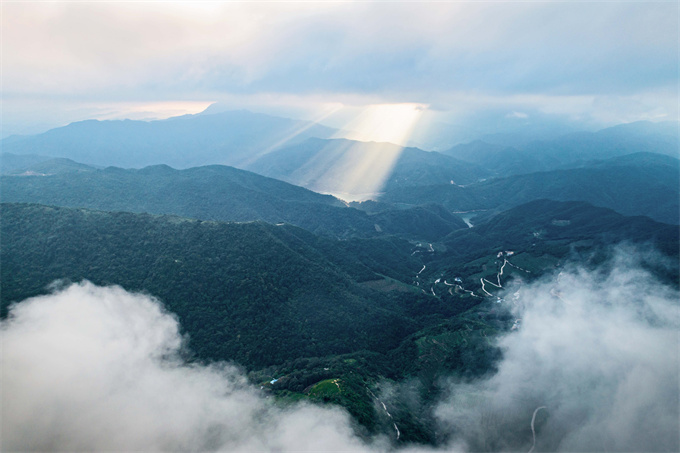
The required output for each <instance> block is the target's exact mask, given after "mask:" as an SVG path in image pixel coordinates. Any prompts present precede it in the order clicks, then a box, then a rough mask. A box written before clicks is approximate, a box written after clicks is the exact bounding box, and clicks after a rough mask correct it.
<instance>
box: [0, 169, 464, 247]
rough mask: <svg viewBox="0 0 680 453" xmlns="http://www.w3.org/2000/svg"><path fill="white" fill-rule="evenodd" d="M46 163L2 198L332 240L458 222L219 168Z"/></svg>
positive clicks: (3, 184) (430, 231)
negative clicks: (371, 207) (359, 204)
mask: <svg viewBox="0 0 680 453" xmlns="http://www.w3.org/2000/svg"><path fill="white" fill-rule="evenodd" d="M50 162H51V161H50ZM58 162H59V163H60V162H61V161H58ZM47 164H48V162H43V163H41V164H38V165H42V167H41V168H43V170H44V171H42V172H40V173H39V174H29V175H7V176H3V177H2V178H0V188H1V190H2V194H3V201H6V202H29V203H42V204H48V205H56V206H67V207H85V208H90V209H100V210H107V211H130V212H148V213H152V214H174V215H179V216H182V217H190V218H195V219H202V220H224V221H240V222H243V221H253V220H264V221H266V222H270V223H290V224H293V225H297V226H300V227H302V228H305V229H307V230H309V231H312V232H316V233H322V234H326V235H331V236H336V237H352V236H364V237H366V236H379V235H389V234H406V235H410V236H414V237H416V238H420V239H436V238H438V237H441V236H444V235H446V234H448V233H449V232H451V231H452V230H454V229H457V228H464V227H465V226H464V224H463V222H462V221H461V219H460V218H458V217H456V216H453V215H451V214H450V213H446V212H443V211H442V210H441V209H439V210H437V209H432V208H429V209H425V208H420V207H417V208H416V207H414V208H410V209H406V210H400V211H399V212H395V213H389V212H381V213H378V214H374V215H373V214H368V213H366V212H364V211H360V210H357V209H354V208H350V207H347V206H346V205H345V204H344V203H343V202H341V201H340V200H338V199H336V198H334V197H332V196H330V195H321V194H318V193H315V192H312V191H309V190H307V189H304V188H302V187H297V186H294V185H291V184H288V183H285V182H282V181H278V180H276V179H272V178H266V177H264V176H260V175H257V174H255V173H251V172H248V171H244V170H238V169H236V168H233V167H227V166H221V165H211V166H205V167H196V168H190V169H186V170H175V169H173V168H170V167H168V166H165V165H157V166H151V167H146V168H143V169H140V170H125V169H121V168H116V167H109V168H106V169H103V170H100V169H93V168H91V169H90V170H89V171H79V172H59V171H51V170H50V169H49V167H48V166H47ZM396 219H399V221H397V220H396Z"/></svg>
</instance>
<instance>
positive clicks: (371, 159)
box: [310, 103, 427, 201]
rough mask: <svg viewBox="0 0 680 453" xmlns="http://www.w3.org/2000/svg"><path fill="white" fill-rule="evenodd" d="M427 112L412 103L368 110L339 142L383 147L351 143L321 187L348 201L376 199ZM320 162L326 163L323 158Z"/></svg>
mask: <svg viewBox="0 0 680 453" xmlns="http://www.w3.org/2000/svg"><path fill="white" fill-rule="evenodd" d="M426 109H427V106H426V105H422V104H411V103H405V104H377V105H370V106H368V107H366V108H365V109H364V110H363V111H362V112H361V113H360V114H359V115H358V116H357V117H356V118H355V119H353V120H352V121H350V122H349V123H348V124H347V125H346V126H345V127H344V128H343V130H342V131H340V132H338V133H337V134H336V135H335V138H347V139H350V140H356V141H361V142H379V144H376V145H375V146H372V147H366V146H364V145H360V144H356V145H353V144H350V143H348V144H347V145H346V146H345V149H344V150H343V152H342V153H341V155H340V156H338V155H337V152H336V153H335V154H336V155H335V156H334V157H333V158H334V160H335V162H334V164H333V165H331V166H330V168H329V169H327V170H326V172H325V173H324V174H323V175H321V176H320V178H319V180H318V182H319V185H320V186H329V187H331V186H332V187H333V190H329V191H328V192H331V193H333V194H334V195H336V196H338V197H340V198H342V199H344V200H347V201H350V200H356V201H362V200H366V199H369V198H372V197H374V196H375V194H377V193H379V192H380V191H381V189H382V187H383V186H384V184H385V181H386V180H387V178H388V177H389V175H390V173H391V172H392V169H393V168H394V165H395V164H396V163H397V160H398V159H399V156H400V155H401V151H402V149H403V146H405V144H406V143H407V142H408V139H409V137H410V136H411V134H412V133H413V130H414V128H415V127H416V125H417V124H418V122H419V120H420V118H421V116H422V113H423V112H424V111H425V110H426ZM383 143H384V144H383ZM387 143H390V144H395V145H398V146H390V145H387ZM318 160H319V161H322V162H323V161H325V160H326V159H325V158H324V156H321V157H320V158H319V159H318ZM310 163H311V162H310ZM326 164H327V162H326ZM326 167H327V165H326V166H324V168H326Z"/></svg>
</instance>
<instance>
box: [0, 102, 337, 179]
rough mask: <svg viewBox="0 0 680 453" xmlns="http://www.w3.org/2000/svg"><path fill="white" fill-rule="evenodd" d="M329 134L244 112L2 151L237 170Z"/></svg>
mask: <svg viewBox="0 0 680 453" xmlns="http://www.w3.org/2000/svg"><path fill="white" fill-rule="evenodd" d="M334 132H335V130H334V129H331V128H327V127H325V126H320V125H318V124H313V123H308V122H304V121H297V120H292V119H287V118H279V117H274V116H269V115H263V114H258V113H251V112H248V111H245V110H240V111H230V112H222V113H215V114H211V115H184V116H179V117H174V118H170V119H166V120H158V121H132V120H121V121H96V120H88V121H80V122H76V123H72V124H69V125H68V126H64V127H60V128H56V129H51V130H49V131H47V132H45V133H43V134H39V135H34V136H26V137H8V138H6V139H4V140H3V141H2V148H3V152H5V153H12V154H39V155H46V156H51V157H65V158H69V159H73V160H75V161H78V162H83V163H86V164H89V165H98V166H111V165H113V166H118V167H127V168H141V167H145V166H148V165H155V164H166V165H170V166H172V167H176V168H188V167H194V166H200V165H207V164H227V165H242V164H245V163H247V162H248V161H250V160H252V159H254V158H256V157H257V156H258V155H259V154H261V153H264V152H267V151H269V150H271V149H274V148H276V147H277V146H280V145H281V144H283V143H290V142H287V140H290V141H291V142H292V143H295V142H296V141H300V140H303V139H305V138H309V137H321V138H325V137H330V136H331V135H332V134H333V133H334Z"/></svg>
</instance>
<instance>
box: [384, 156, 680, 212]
mask: <svg viewBox="0 0 680 453" xmlns="http://www.w3.org/2000/svg"><path fill="white" fill-rule="evenodd" d="M679 167H680V161H678V160H677V159H675V158H672V157H669V156H662V155H655V154H651V153H638V154H633V155H628V156H623V157H616V158H612V159H608V160H605V161H598V162H593V163H591V164H590V165H589V166H587V167H583V168H573V169H568V170H554V171H547V172H537V173H530V174H525V175H517V176H511V177H507V178H498V179H491V180H488V181H484V182H481V183H477V184H473V185H470V186H467V187H456V186H452V185H437V186H435V185H432V186H423V187H415V188H409V189H408V190H406V189H395V190H392V191H389V192H387V193H385V194H384V195H383V196H382V197H381V201H385V202H390V203H406V204H412V205H418V204H421V203H426V202H428V203H438V204H442V205H444V206H445V207H447V208H448V209H450V210H452V211H472V210H487V211H490V212H491V213H493V212H500V211H502V210H505V209H508V208H511V207H513V206H518V205H520V204H523V203H527V202H529V201H532V200H537V199H542V198H547V199H551V200H556V201H586V202H588V203H591V204H593V205H595V206H601V207H606V208H610V209H613V210H615V211H617V212H619V213H621V214H624V215H646V216H648V217H651V218H652V219H654V220H657V221H660V222H666V223H674V224H677V223H678V222H679V221H680V220H679V219H680V203H679V199H678V187H680V171H679ZM487 218H488V215H487Z"/></svg>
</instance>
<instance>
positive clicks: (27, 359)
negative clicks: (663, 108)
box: [1, 259, 680, 452]
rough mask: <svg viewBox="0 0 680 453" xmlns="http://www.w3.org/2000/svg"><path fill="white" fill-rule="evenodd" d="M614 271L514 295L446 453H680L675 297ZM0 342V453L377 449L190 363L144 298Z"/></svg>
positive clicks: (456, 390)
mask: <svg viewBox="0 0 680 453" xmlns="http://www.w3.org/2000/svg"><path fill="white" fill-rule="evenodd" d="M612 269H613V270H610V271H607V272H604V271H597V272H586V271H583V270H579V269H571V270H565V271H563V273H561V274H560V276H559V277H558V278H556V279H551V280H547V281H544V282H539V283H537V284H533V285H526V286H524V287H523V288H522V289H521V297H522V298H521V302H520V303H518V304H517V305H516V306H515V308H514V310H515V315H516V316H517V317H518V318H521V322H520V323H519V324H520V325H521V327H520V328H519V329H516V330H513V331H511V332H509V333H507V334H505V335H503V336H502V337H501V338H500V340H499V341H500V346H501V347H502V349H503V351H504V358H503V360H502V361H501V363H499V366H498V372H497V373H496V374H495V375H494V376H492V377H491V378H489V379H486V380H482V381H479V382H473V383H459V382H453V381H451V382H448V383H445V384H444V388H445V389H446V390H447V392H446V393H447V396H446V398H444V399H443V400H442V401H441V402H440V403H439V404H438V405H437V406H436V408H435V412H434V414H435V417H436V419H437V420H438V422H439V427H440V428H439V429H440V432H442V433H445V434H446V436H445V437H447V439H448V440H446V446H445V447H446V449H447V450H448V451H451V450H454V451H462V450H467V451H507V450H524V451H529V450H530V449H532V448H534V450H535V451H568V452H574V451H610V452H611V451H677V450H678V448H679V447H680V445H679V444H678V417H679V411H678V398H679V390H678V389H679V382H678V366H679V364H678V328H679V326H680V322H679V316H678V303H677V300H678V294H677V292H676V291H674V290H671V289H668V288H665V287H663V286H662V285H660V284H658V283H657V282H655V281H654V279H652V278H651V277H650V276H649V275H648V274H647V273H645V272H644V271H642V270H640V269H639V267H638V266H637V265H635V264H631V263H629V262H626V261H625V260H621V259H619V261H617V263H616V264H615V265H614V266H613V268H612ZM1 329H2V340H3V356H2V442H3V445H2V447H3V450H4V451H18V450H22V451H24V450H32V451H35V450H41V451H66V450H69V451H86V450H96V451H101V450H116V451H152V450H181V451H189V450H192V451H195V450H200V451H206V450H221V451H262V450H266V451H271V450H277V451H278V450H280V451H287V450H295V451H329V450H336V451H337V450H344V451H383V450H385V449H388V448H389V445H388V443H387V441H385V440H384V439H378V440H374V441H372V443H367V441H365V440H362V438H360V437H359V436H358V435H357V434H356V433H355V431H354V429H353V425H352V422H351V420H350V419H349V417H348V415H347V414H346V413H345V412H343V411H341V410H338V409H332V408H329V407H318V406H313V405H293V406H287V407H280V406H278V405H277V404H276V403H274V402H273V401H272V400H271V399H267V398H265V397H264V396H262V394H261V393H260V391H259V390H258V389H256V388H254V387H253V386H251V385H250V384H248V383H247V381H246V379H245V377H244V375H243V373H242V371H241V370H239V369H238V368H236V367H234V366H232V365H225V364H214V365H200V364H188V363H186V362H185V361H184V360H183V358H182V349H183V344H184V339H183V338H182V337H181V336H180V334H179V326H178V323H177V320H176V319H175V318H174V316H173V315H171V314H169V313H167V312H165V311H164V310H163V308H162V306H161V304H160V303H159V302H158V301H157V300H155V299H153V298H152V297H149V296H147V295H141V294H131V293H128V292H126V291H124V290H123V289H121V288H119V287H97V286H94V285H92V284H90V283H88V282H83V283H81V284H74V285H71V286H69V287H67V288H63V289H60V290H57V291H55V292H54V293H52V294H50V295H46V296H41V297H36V298H32V299H28V300H25V301H23V302H21V303H18V304H16V305H15V306H13V307H12V308H11V310H10V316H9V318H8V319H6V320H4V321H2V326H1ZM541 407H543V409H540V410H538V411H536V410H537V409H538V408H541ZM532 416H533V418H534V423H533V428H534V432H535V443H534V433H532ZM417 449H418V448H416V447H411V448H409V450H417ZM428 451H431V450H428Z"/></svg>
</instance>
